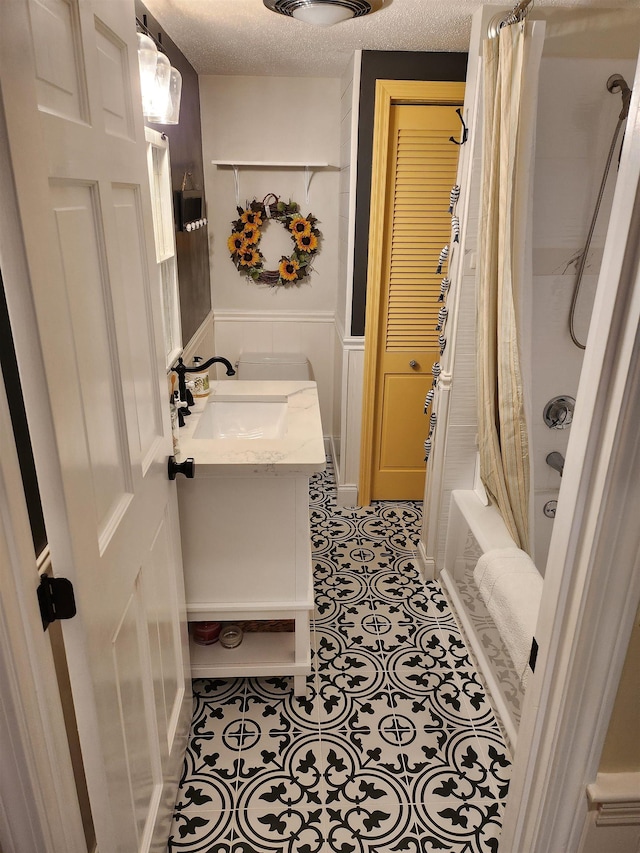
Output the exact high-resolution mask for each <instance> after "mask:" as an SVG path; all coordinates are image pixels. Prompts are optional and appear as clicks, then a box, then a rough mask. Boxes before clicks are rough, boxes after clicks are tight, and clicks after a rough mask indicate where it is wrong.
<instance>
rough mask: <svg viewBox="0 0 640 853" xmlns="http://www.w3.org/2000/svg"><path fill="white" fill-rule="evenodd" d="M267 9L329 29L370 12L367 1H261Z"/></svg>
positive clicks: (369, 4)
mask: <svg viewBox="0 0 640 853" xmlns="http://www.w3.org/2000/svg"><path fill="white" fill-rule="evenodd" d="M263 2H264V5H265V6H266V7H267V9H271V11H272V12H278V13H279V14H280V15H289V16H290V17H292V18H297V19H298V20H299V21H305V22H306V23H308V24H316V25H317V26H321V27H330V26H332V25H333V24H337V23H340V21H347V20H349V19H350V18H358V17H360V16H361V15H367V14H368V13H369V12H370V11H371V8H372V6H371V3H370V2H368V0H263Z"/></svg>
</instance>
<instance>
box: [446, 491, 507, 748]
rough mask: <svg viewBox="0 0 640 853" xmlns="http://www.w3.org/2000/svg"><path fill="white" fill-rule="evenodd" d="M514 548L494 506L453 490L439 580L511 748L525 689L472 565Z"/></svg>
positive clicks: (472, 494)
mask: <svg viewBox="0 0 640 853" xmlns="http://www.w3.org/2000/svg"><path fill="white" fill-rule="evenodd" d="M514 547H515V543H514V541H513V539H512V538H511V536H510V535H509V532H508V530H507V528H506V526H505V523H504V521H503V520H502V516H501V515H500V512H499V511H498V510H497V508H496V507H495V506H491V505H490V506H485V505H484V504H483V503H482V501H481V500H480V498H479V497H478V495H477V494H476V492H474V491H472V490H454V491H453V492H452V493H451V505H450V510H449V526H448V529H447V540H446V547H445V556H444V568H443V569H442V570H441V572H440V574H439V580H440V582H441V583H442V586H443V587H444V589H445V591H446V593H447V595H448V596H449V599H450V601H451V603H452V605H453V608H454V611H455V615H456V618H457V620H458V622H459V624H460V627H461V628H462V630H463V632H464V633H465V635H466V637H465V638H466V640H467V643H468V646H469V647H470V649H471V651H472V653H473V654H474V656H475V658H476V661H477V663H478V667H479V670H480V673H481V675H482V676H483V678H484V682H485V685H486V687H487V690H488V692H489V694H490V700H491V702H492V704H493V707H494V710H495V711H496V713H497V715H498V717H499V718H500V722H501V724H502V729H503V732H504V734H505V735H506V737H507V738H508V740H509V741H510V744H511V747H512V749H513V748H515V745H516V741H517V737H518V726H519V723H520V715H521V710H522V700H523V696H524V690H523V687H522V685H521V683H520V679H519V678H518V675H517V673H516V672H515V669H514V667H513V664H512V662H511V658H510V656H509V653H508V651H507V649H506V647H505V645H504V642H503V641H502V638H501V636H500V633H499V632H498V629H497V628H496V626H495V624H494V622H493V619H492V618H491V615H490V614H489V612H488V610H487V608H486V606H485V604H484V602H483V600H482V599H481V597H480V595H479V593H478V590H477V587H476V584H475V582H474V580H473V570H474V568H475V565H476V563H477V562H478V559H479V558H480V556H481V555H482V554H484V553H486V552H487V551H491V550H493V549H495V548H514Z"/></svg>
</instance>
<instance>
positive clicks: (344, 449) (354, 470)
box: [332, 337, 364, 506]
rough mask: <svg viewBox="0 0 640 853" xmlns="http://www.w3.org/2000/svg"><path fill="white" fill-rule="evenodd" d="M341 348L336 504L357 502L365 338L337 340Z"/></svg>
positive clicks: (335, 450) (333, 449)
mask: <svg viewBox="0 0 640 853" xmlns="http://www.w3.org/2000/svg"><path fill="white" fill-rule="evenodd" d="M336 346H337V347H340V348H341V350H342V397H341V412H342V417H341V419H340V435H339V436H338V437H335V436H334V437H333V441H334V443H335V442H336V440H338V441H339V445H338V446H337V447H333V448H332V454H333V457H334V459H337V460H338V464H337V465H336V488H337V492H338V496H337V497H338V506H357V505H358V480H359V478H360V438H361V433H362V380H363V375H364V338H363V337H350V338H344V339H343V340H338V341H337V343H336Z"/></svg>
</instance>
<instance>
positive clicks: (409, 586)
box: [168, 463, 510, 853]
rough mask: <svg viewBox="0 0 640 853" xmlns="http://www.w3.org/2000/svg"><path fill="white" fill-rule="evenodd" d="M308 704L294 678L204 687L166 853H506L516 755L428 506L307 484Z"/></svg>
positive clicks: (318, 479) (326, 476)
mask: <svg viewBox="0 0 640 853" xmlns="http://www.w3.org/2000/svg"><path fill="white" fill-rule="evenodd" d="M310 497H311V510H310V511H311V531H312V554H313V571H314V584H315V597H316V612H315V619H314V620H313V628H312V648H313V673H312V675H311V676H309V678H308V693H307V697H306V699H303V698H296V697H294V696H293V693H292V689H291V684H290V680H289V679H288V678H265V679H262V678H249V679H241V678H237V679H228V680H222V679H201V680H198V681H194V694H195V712H194V717H193V723H192V729H191V733H190V740H189V746H188V750H187V756H186V760H185V766H184V772H183V776H182V781H181V784H180V790H179V793H178V799H177V802H176V807H175V814H174V820H173V825H172V830H171V837H170V838H169V845H168V849H169V851H170V853H178V851H181V853H353V852H354V851H355V853H391V851H410V853H430V852H431V851H453V853H485V852H486V853H495V851H496V850H497V849H498V840H499V836H500V828H501V815H502V811H503V807H504V799H505V796H506V793H507V789H508V784H509V772H510V759H509V754H508V751H507V749H506V747H505V745H504V742H503V740H502V737H501V734H500V730H499V728H498V725H497V723H496V721H495V718H494V716H493V713H492V710H491V708H490V705H489V703H488V701H487V699H486V698H485V694H484V692H483V690H482V687H481V685H480V683H479V680H478V677H477V674H476V672H475V671H474V668H473V665H472V664H471V662H470V659H469V656H468V653H467V651H466V648H465V646H464V643H463V642H462V639H461V635H460V631H459V629H458V627H457V625H456V622H455V620H454V619H453V616H452V614H451V611H450V609H449V606H448V604H447V602H446V600H445V598H444V596H443V594H442V591H441V589H440V587H439V585H438V584H437V583H435V582H428V583H426V584H425V583H424V582H423V581H422V580H421V578H420V575H419V572H418V570H417V564H416V560H415V549H416V545H417V541H418V536H419V529H420V516H421V505H420V504H419V503H392V502H379V503H377V504H374V505H373V506H372V507H368V508H355V509H345V508H338V507H336V503H335V487H334V479H333V471H332V467H331V464H330V463H329V464H328V466H327V470H326V471H325V472H324V473H322V474H319V475H315V476H314V478H313V480H312V482H311V487H310Z"/></svg>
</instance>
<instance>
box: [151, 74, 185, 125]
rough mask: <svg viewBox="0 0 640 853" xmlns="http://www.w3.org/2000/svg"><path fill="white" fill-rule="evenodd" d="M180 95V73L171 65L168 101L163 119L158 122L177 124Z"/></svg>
mask: <svg viewBox="0 0 640 853" xmlns="http://www.w3.org/2000/svg"><path fill="white" fill-rule="evenodd" d="M181 97H182V74H180V72H179V71H178V69H177V68H174V67H173V65H172V66H171V76H170V77H169V103H168V109H167V114H166V116H165V119H164V121H159V122H157V123H158V124H178V121H179V119H180V99H181Z"/></svg>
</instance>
